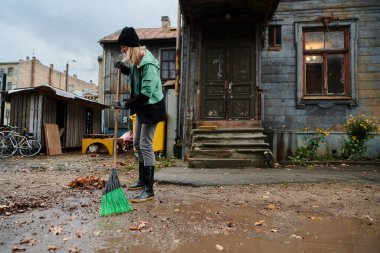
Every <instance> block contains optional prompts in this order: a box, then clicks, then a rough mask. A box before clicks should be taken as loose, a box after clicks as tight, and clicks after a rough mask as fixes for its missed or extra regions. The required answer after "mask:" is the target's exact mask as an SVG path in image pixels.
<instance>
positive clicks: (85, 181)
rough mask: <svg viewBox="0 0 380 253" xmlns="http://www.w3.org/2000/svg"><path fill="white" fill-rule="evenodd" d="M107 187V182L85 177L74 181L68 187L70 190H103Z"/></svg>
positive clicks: (98, 178)
mask: <svg viewBox="0 0 380 253" xmlns="http://www.w3.org/2000/svg"><path fill="white" fill-rule="evenodd" d="M105 185H106V181H105V180H104V179H102V178H100V177H96V176H84V177H79V178H77V179H74V180H73V181H71V182H70V183H68V184H67V185H66V186H67V187H70V188H83V189H102V188H103V187H104V186H105Z"/></svg>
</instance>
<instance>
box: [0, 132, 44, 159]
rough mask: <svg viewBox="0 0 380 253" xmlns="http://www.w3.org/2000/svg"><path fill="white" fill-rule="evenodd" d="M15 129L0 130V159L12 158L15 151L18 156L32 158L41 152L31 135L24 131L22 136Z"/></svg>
mask: <svg viewBox="0 0 380 253" xmlns="http://www.w3.org/2000/svg"><path fill="white" fill-rule="evenodd" d="M16 129H17V127H13V126H6V127H5V129H4V128H3V130H2V131H1V129H0V134H1V135H0V157H2V158H7V157H10V156H13V155H14V154H15V153H16V152H17V151H18V153H19V154H20V155H22V156H26V157H32V156H35V155H37V154H38V153H39V152H40V151H41V143H40V142H39V141H38V140H36V139H34V138H33V133H28V132H27V131H26V129H24V132H23V134H22V135H21V134H19V133H18V132H16V131H15V130H16Z"/></svg>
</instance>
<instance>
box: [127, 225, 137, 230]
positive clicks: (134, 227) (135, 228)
mask: <svg viewBox="0 0 380 253" xmlns="http://www.w3.org/2000/svg"><path fill="white" fill-rule="evenodd" d="M129 230H139V227H138V226H130V227H129Z"/></svg>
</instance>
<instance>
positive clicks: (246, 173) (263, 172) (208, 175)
mask: <svg viewBox="0 0 380 253" xmlns="http://www.w3.org/2000/svg"><path fill="white" fill-rule="evenodd" d="M155 181H156V182H160V183H172V184H179V185H191V186H212V185H244V184H273V183H308V182H327V181H356V182H358V181H359V182H374V183H379V184H380V166H376V165H355V166H341V165H339V166H328V167H321V166H313V167H288V168H275V169H259V168H247V169H190V168H186V167H168V168H163V169H161V170H160V171H158V172H156V174H155Z"/></svg>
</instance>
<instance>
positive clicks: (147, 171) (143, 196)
mask: <svg viewBox="0 0 380 253" xmlns="http://www.w3.org/2000/svg"><path fill="white" fill-rule="evenodd" d="M153 181H154V166H145V167H144V188H143V190H142V191H141V192H140V194H139V195H137V196H136V197H134V198H132V199H131V202H132V203H139V202H145V201H148V200H153V199H154V192H153Z"/></svg>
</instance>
